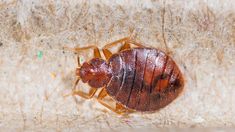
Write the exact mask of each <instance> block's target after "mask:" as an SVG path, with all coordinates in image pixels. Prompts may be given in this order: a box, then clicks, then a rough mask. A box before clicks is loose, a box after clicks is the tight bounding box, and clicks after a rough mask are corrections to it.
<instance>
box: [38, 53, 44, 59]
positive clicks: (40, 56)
mask: <svg viewBox="0 0 235 132" xmlns="http://www.w3.org/2000/svg"><path fill="white" fill-rule="evenodd" d="M37 56H38V58H39V59H41V58H42V56H43V53H42V51H38V53H37Z"/></svg>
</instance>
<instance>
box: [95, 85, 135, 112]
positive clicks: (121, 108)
mask: <svg viewBox="0 0 235 132" xmlns="http://www.w3.org/2000/svg"><path fill="white" fill-rule="evenodd" d="M107 95H108V94H107V92H106V90H105V88H103V89H102V90H101V91H100V93H99V95H98V98H97V100H98V101H99V103H100V104H102V105H104V106H105V107H106V108H108V109H110V110H111V111H113V112H115V113H117V114H126V113H131V112H133V111H132V110H130V109H127V108H125V107H124V106H123V105H122V104H119V103H115V104H116V105H115V106H111V105H110V104H108V103H107V102H105V101H104V98H105V97H106V96H107Z"/></svg>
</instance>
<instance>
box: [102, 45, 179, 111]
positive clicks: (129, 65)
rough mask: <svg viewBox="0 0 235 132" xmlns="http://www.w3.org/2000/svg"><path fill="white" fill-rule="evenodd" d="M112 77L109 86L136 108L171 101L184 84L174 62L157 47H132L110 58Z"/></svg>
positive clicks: (123, 101)
mask: <svg viewBox="0 0 235 132" xmlns="http://www.w3.org/2000/svg"><path fill="white" fill-rule="evenodd" d="M109 66H110V68H111V70H112V78H111V80H110V82H109V83H108V85H107V87H106V90H107V92H108V94H109V95H110V96H112V97H113V98H114V99H115V100H116V101H118V102H120V103H121V104H123V105H125V106H126V107H128V108H131V109H135V110H137V111H154V110H157V109H159V108H162V107H164V106H166V105H167V104H169V103H170V102H172V101H173V100H174V99H175V98H176V97H177V96H178V94H179V93H180V92H181V91H182V88H183V79H182V74H181V72H180V71H179V68H178V67H177V65H176V64H175V62H174V61H173V60H172V59H171V58H170V57H169V56H167V55H166V54H165V53H164V52H162V51H159V50H157V49H154V48H133V49H129V50H124V51H122V52H120V53H118V54H115V55H113V56H112V57H111V58H110V59H109Z"/></svg>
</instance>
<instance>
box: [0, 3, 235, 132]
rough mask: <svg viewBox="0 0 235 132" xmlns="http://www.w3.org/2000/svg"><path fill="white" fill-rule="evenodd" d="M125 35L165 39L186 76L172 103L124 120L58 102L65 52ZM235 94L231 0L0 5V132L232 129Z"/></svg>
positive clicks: (66, 81)
mask: <svg viewBox="0 0 235 132" xmlns="http://www.w3.org/2000/svg"><path fill="white" fill-rule="evenodd" d="M133 31H134V32H135V33H136V36H135V39H136V40H137V41H140V42H142V43H144V44H145V45H146V46H152V47H156V48H160V49H162V50H165V47H164V38H165V41H166V43H167V46H168V47H169V49H170V51H171V56H172V57H173V58H174V59H175V61H176V62H177V63H178V65H179V67H180V68H181V70H182V72H183V74H184V76H185V79H186V83H185V90H184V92H183V94H182V95H181V96H180V97H179V98H177V100H175V101H174V102H173V103H171V104H170V105H168V106H167V107H166V108H164V109H161V110H160V111H156V112H155V113H150V114H147V113H144V114H143V113H134V114H131V115H129V116H128V117H122V116H118V115H116V114H115V113H113V112H111V111H109V110H107V109H106V108H104V107H103V106H101V105H100V104H99V103H98V102H97V101H96V99H91V100H84V99H82V98H79V97H78V98H76V99H74V98H73V97H72V96H70V97H67V98H64V97H63V95H64V94H66V93H69V92H70V91H71V88H72V84H73V81H74V80H75V75H74V70H75V67H76V55H75V54H73V53H72V52H69V51H63V48H62V47H63V46H69V47H74V46H80V47H82V46H87V45H89V44H96V45H97V46H98V47H99V48H102V47H103V46H104V45H105V44H106V43H109V42H112V41H114V40H117V39H120V38H122V37H125V36H129V35H130V34H132V33H133ZM40 51H41V52H42V53H43V55H42V58H40V57H38V56H37V54H38V52H40ZM90 53H91V52H87V53H85V55H86V56H87V55H90ZM81 87H83V85H81ZM234 87H235V1H234V0H207V1H203V0H201V1H200V0H194V1H191V0H178V1H172V0H166V1H161V0H151V1H150V0H143V1H135V0H131V1H127V0H118V1H116V0H110V1H108V0H107V1H101V0H96V1H85V0H84V1H77V0H69V1H65V0H61V1H60V0H58V1H53V0H42V1H41V0H20V1H10V0H9V1H4V0H2V1H1V2H0V129H1V130H18V131H21V130H58V131H61V130H64V131H66V130H71V131H77V130H84V131H85V130H97V131H98V130H101V129H105V130H115V129H120V128H142V127H145V128H157V127H232V126H233V127H234V126H235V116H234V115H235V97H234V96H235V89H234Z"/></svg>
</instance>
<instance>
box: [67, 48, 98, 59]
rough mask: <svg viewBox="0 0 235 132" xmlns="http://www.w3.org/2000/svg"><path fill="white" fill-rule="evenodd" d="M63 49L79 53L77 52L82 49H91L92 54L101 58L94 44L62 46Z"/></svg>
mask: <svg viewBox="0 0 235 132" xmlns="http://www.w3.org/2000/svg"><path fill="white" fill-rule="evenodd" d="M64 49H66V50H70V51H73V52H75V53H79V52H82V51H84V50H89V49H93V53H94V56H95V57H97V58H101V55H100V51H99V48H98V47H97V46H95V45H90V46H87V47H75V48H69V47H64Z"/></svg>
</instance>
